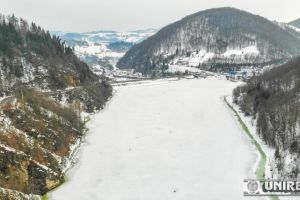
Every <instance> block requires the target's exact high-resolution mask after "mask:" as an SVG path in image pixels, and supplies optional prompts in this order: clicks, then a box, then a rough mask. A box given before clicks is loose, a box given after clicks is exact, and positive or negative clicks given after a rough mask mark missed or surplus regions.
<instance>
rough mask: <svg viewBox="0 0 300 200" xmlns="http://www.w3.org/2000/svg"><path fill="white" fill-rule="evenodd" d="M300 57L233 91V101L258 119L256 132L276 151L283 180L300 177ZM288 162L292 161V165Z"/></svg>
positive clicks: (254, 78)
mask: <svg viewBox="0 0 300 200" xmlns="http://www.w3.org/2000/svg"><path fill="white" fill-rule="evenodd" d="M299 92H300V57H298V58H295V59H292V60H291V61H290V62H288V63H287V64H285V65H282V66H280V67H277V68H274V69H271V70H270V71H268V72H265V73H264V74H262V75H260V76H257V77H253V78H252V79H251V80H249V81H248V83H247V84H246V85H244V86H241V87H238V88H236V89H235V90H234V101H235V103H237V104H238V105H239V106H240V108H241V110H242V111H243V112H244V113H245V114H246V115H248V116H252V117H253V118H254V119H256V122H257V123H256V125H257V133H258V134H259V135H260V136H261V138H262V139H263V140H264V141H265V142H266V143H267V144H268V145H270V146H271V147H274V148H275V149H276V152H275V158H276V168H277V170H278V171H279V173H280V176H281V178H282V177H284V178H288V177H292V178H298V177H299V174H300V169H299V168H300V166H299V164H300V160H299V155H300V147H299V141H300V138H299V136H300V101H299ZM287 159H290V160H292V162H289V163H290V164H289V166H287V165H286V163H287V162H286V161H285V160H287Z"/></svg>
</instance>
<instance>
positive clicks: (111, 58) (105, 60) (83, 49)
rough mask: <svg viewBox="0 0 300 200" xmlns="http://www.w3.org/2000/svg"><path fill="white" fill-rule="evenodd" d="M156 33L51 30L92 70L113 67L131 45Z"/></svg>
mask: <svg viewBox="0 0 300 200" xmlns="http://www.w3.org/2000/svg"><path fill="white" fill-rule="evenodd" d="M154 33H156V29H145V30H135V31H124V32H119V31H109V30H100V31H91V32H85V33H76V32H62V31H52V32H51V34H52V35H57V36H59V37H60V38H62V40H64V41H65V42H66V44H67V45H68V46H70V47H72V48H74V50H75V53H76V55H77V56H79V57H80V58H81V60H83V61H85V62H87V63H88V64H89V66H90V67H91V69H92V70H94V69H95V68H97V69H99V68H102V69H103V70H109V69H113V68H114V66H115V65H116V63H117V61H118V60H119V59H120V58H121V57H122V56H123V55H124V54H125V52H127V51H128V50H129V49H130V48H131V47H132V46H133V45H135V44H137V43H139V42H142V41H143V40H145V39H146V38H148V37H149V36H151V35H153V34H154Z"/></svg>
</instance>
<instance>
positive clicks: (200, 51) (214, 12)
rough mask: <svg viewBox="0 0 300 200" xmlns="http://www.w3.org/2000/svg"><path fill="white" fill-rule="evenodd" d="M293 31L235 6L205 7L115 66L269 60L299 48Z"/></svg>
mask: <svg viewBox="0 0 300 200" xmlns="http://www.w3.org/2000/svg"><path fill="white" fill-rule="evenodd" d="M295 35H296V33H295V30H292V29H285V28H283V27H281V26H279V25H278V24H276V23H274V22H271V21H269V20H267V19H265V18H263V17H260V16H257V15H253V14H250V13H247V12H244V11H241V10H237V9H234V8H217V9H211V10H205V11H202V12H199V13H196V14H193V15H190V16H187V17H185V18H183V19H182V20H180V21H178V22H175V23H173V24H170V25H168V26H166V27H164V28H162V29H161V30H160V31H159V32H158V33H156V34H155V35H153V36H152V37H150V38H148V39H147V40H145V41H144V42H142V43H139V44H137V45H135V46H133V47H132V48H131V49H130V50H129V51H128V52H127V53H126V55H125V56H124V57H123V58H121V59H120V61H119V62H118V64H117V66H118V67H119V68H133V69H135V70H137V71H141V72H144V73H148V72H151V71H153V70H160V69H162V70H163V68H165V67H166V66H170V65H182V62H185V64H184V66H189V67H198V68H201V69H206V70H222V69H223V68H226V66H230V65H231V66H232V65H240V66H243V65H254V66H257V65H266V64H270V63H277V62H280V61H282V60H285V59H287V58H289V57H291V56H294V55H297V54H298V53H299V52H300V40H299V38H298V37H296V36H295ZM166 68H167V67H166Z"/></svg>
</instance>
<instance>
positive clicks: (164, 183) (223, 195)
mask: <svg viewBox="0 0 300 200" xmlns="http://www.w3.org/2000/svg"><path fill="white" fill-rule="evenodd" d="M236 85H237V83H233V82H229V81H225V80H203V79H201V80H183V81H177V82H169V83H161V82H154V84H151V85H139V86H128V87H119V88H117V92H116V94H115V96H114V97H113V99H112V100H111V102H110V103H109V104H108V106H107V107H106V108H105V109H104V110H103V111H101V112H100V113H99V114H97V115H95V116H94V117H93V120H92V122H91V123H90V124H89V127H90V133H89V134H88V135H87V137H86V144H84V145H83V146H82V147H81V151H80V160H79V162H78V163H77V164H76V166H75V167H74V168H73V169H72V170H71V173H70V174H69V179H68V181H67V182H66V183H65V184H63V185H62V186H61V187H59V188H58V189H57V190H55V191H54V192H52V194H51V195H50V196H51V199H54V200H199V199H203V200H216V199H228V200H229V199H230V200H241V199H243V196H242V194H243V191H242V187H243V185H242V182H243V179H245V178H253V177H254V176H253V175H251V173H250V168H251V167H252V166H253V164H254V162H255V157H256V154H255V153H253V152H254V151H255V149H254V147H252V146H251V144H250V142H249V140H248V138H247V137H246V135H245V134H244V133H243V132H242V131H241V129H240V128H239V126H238V124H237V123H236V121H235V120H234V118H233V116H232V114H231V112H230V111H229V110H228V108H226V106H224V103H223V101H222V99H221V97H222V96H224V95H228V94H231V91H232V89H233V88H234V87H236ZM248 198H249V197H248ZM251 199H256V198H251Z"/></svg>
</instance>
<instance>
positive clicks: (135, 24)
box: [0, 0, 300, 32]
mask: <svg viewBox="0 0 300 200" xmlns="http://www.w3.org/2000/svg"><path fill="white" fill-rule="evenodd" d="M0 5H1V6H0V7H1V8H0V12H1V13H3V14H12V13H14V14H15V15H16V16H18V17H22V18H25V19H28V20H29V21H34V22H36V23H37V24H39V25H41V26H42V27H44V28H46V29H49V30H62V31H77V32H86V31H93V30H104V29H105V30H120V31H125V30H136V29H145V28H160V27H163V26H165V25H167V24H169V23H171V22H174V21H177V20H179V19H181V18H182V17H184V16H186V15H189V14H192V13H195V12H198V11H201V10H205V9H209V8H213V7H224V6H230V7H236V8H239V9H243V10H247V11H250V12H252V13H254V14H259V15H261V16H264V17H267V18H268V19H271V20H277V21H281V22H288V21H291V20H294V19H296V18H300V12H299V11H300V0H0Z"/></svg>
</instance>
